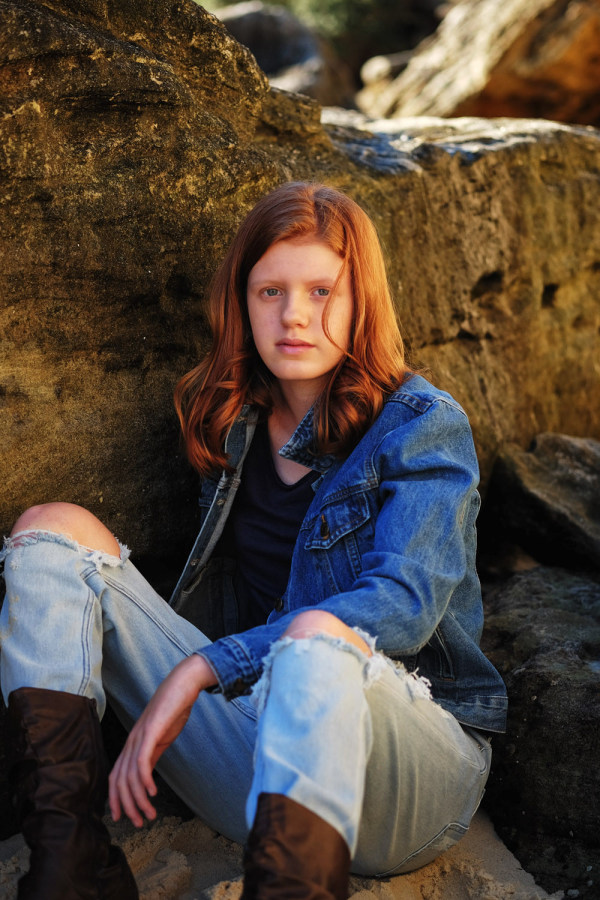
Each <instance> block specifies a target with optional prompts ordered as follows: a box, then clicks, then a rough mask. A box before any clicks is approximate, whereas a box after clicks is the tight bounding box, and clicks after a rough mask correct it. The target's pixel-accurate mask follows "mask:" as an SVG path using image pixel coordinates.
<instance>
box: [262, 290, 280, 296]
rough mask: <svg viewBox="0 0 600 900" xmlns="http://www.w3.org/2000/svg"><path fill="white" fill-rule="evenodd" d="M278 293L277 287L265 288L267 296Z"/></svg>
mask: <svg viewBox="0 0 600 900" xmlns="http://www.w3.org/2000/svg"><path fill="white" fill-rule="evenodd" d="M278 293H279V291H278V289H277V288H265V294H266V295H267V297H276V296H277V294H278Z"/></svg>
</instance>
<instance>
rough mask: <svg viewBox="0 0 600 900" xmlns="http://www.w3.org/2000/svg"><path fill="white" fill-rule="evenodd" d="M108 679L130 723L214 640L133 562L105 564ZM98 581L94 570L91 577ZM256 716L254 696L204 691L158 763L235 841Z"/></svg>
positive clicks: (241, 828)
mask: <svg viewBox="0 0 600 900" xmlns="http://www.w3.org/2000/svg"><path fill="white" fill-rule="evenodd" d="M101 576H102V579H103V581H104V584H105V593H104V596H103V597H102V607H103V627H104V642H103V644H104V648H103V653H104V659H103V665H102V679H103V683H104V687H105V690H106V693H107V696H108V698H109V701H110V703H111V706H112V707H113V708H114V709H115V712H116V713H117V715H118V717H119V718H120V719H121V721H122V722H123V724H124V725H125V727H126V728H130V727H131V726H132V724H133V723H134V722H135V720H136V719H137V718H138V716H139V715H140V713H141V712H142V710H143V709H144V707H145V705H146V704H147V702H148V700H149V699H150V697H151V696H152V694H153V693H154V691H155V690H156V688H157V687H158V685H159V684H160V682H161V681H162V680H163V679H164V678H165V677H166V676H167V675H168V673H169V672H170V671H171V669H173V668H174V667H175V666H176V665H177V663H178V662H180V661H181V660H182V659H184V658H186V657H187V656H190V655H191V654H192V653H194V652H195V651H196V650H199V649H201V648H202V647H203V646H206V645H207V644H208V643H210V642H209V641H208V639H207V638H206V637H205V635H204V634H203V633H202V632H201V631H199V630H198V629H197V628H196V627H195V626H194V625H192V624H191V623H190V622H189V621H188V620H187V619H184V618H182V617H181V616H179V615H178V614H177V613H176V612H174V610H173V609H172V608H171V607H170V606H169V605H168V604H167V603H166V602H165V601H164V600H163V599H162V598H161V597H160V596H159V595H158V594H156V592H155V591H154V590H153V589H152V588H151V586H150V585H149V584H148V582H147V581H146V580H145V579H144V578H143V577H142V576H141V574H140V573H139V572H138V571H137V570H136V569H135V567H134V566H132V565H131V563H126V564H125V565H124V566H123V567H119V568H114V567H113V568H108V569H106V568H104V569H103V570H102V572H101ZM88 577H89V578H91V579H93V578H94V575H93V573H92V572H90V573H89V575H88ZM255 736H256V715H255V710H254V706H253V704H252V703H251V702H250V701H249V700H247V699H246V698H243V697H242V698H239V699H237V700H233V701H231V702H229V701H226V700H224V698H223V696H222V695H221V694H216V693H215V694H211V693H206V692H203V693H202V694H200V696H199V697H198V700H197V701H196V703H195V704H194V708H193V710H192V713H191V715H190V718H189V720H188V723H187V724H186V726H185V728H184V730H183V732H182V733H181V735H180V736H179V738H178V739H177V740H176V741H175V743H174V744H173V745H172V747H170V748H169V750H168V751H167V752H166V753H165V754H164V755H163V756H162V757H161V759H160V760H159V763H158V765H157V769H158V771H159V772H160V774H161V775H162V777H163V778H164V779H165V781H167V783H168V784H170V785H171V787H172V788H173V789H174V790H175V791H176V793H177V794H178V795H179V796H180V797H181V798H182V799H183V800H184V801H185V802H186V803H187V805H188V806H189V807H190V808H191V809H193V810H194V812H195V813H196V814H197V815H199V816H201V818H202V819H203V820H204V821H205V822H207V824H209V825H210V826H211V827H213V828H215V829H216V830H217V831H219V832H221V833H223V834H225V835H227V836H228V837H230V838H233V839H234V840H239V841H243V840H245V837H246V834H247V828H246V823H245V816H244V807H245V801H246V796H247V794H248V791H249V788H250V783H251V780H252V770H253V752H254V743H255Z"/></svg>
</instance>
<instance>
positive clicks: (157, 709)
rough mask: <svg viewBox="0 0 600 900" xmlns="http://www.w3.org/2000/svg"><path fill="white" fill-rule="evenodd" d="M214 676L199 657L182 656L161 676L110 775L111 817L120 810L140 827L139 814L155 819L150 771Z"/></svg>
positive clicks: (177, 733)
mask: <svg viewBox="0 0 600 900" xmlns="http://www.w3.org/2000/svg"><path fill="white" fill-rule="evenodd" d="M215 681H216V679H215V676H214V674H213V671H212V669H211V668H210V666H209V665H208V663H207V662H206V661H205V660H204V659H202V657H200V656H196V655H194V656H190V657H188V658H187V659H184V660H182V662H180V663H179V664H178V665H177V666H175V668H174V669H173V671H172V672H171V673H170V674H169V675H168V676H167V678H165V680H164V681H163V682H162V684H161V685H160V686H159V688H158V690H157V691H156V693H155V694H154V696H153V697H152V699H151V700H150V702H149V704H148V706H147V707H146V709H145V710H144V712H143V713H142V715H141V716H140V718H139V719H138V721H137V722H136V724H135V725H134V726H133V728H132V730H131V732H130V734H129V737H128V738H127V741H126V743H125V746H124V747H123V750H122V751H121V754H120V755H119V758H118V759H117V761H116V763H115V765H114V768H113V770H112V772H111V773H110V776H109V795H108V796H109V802H110V811H111V814H112V817H113V819H114V821H115V822H116V821H118V819H119V818H120V817H121V810H123V812H125V814H126V815H127V816H128V817H129V818H130V819H131V821H132V822H133V824H134V825H137V827H138V828H139V827H140V826H141V825H142V824H143V818H142V815H145V816H146V817H147V818H148V819H154V818H155V817H156V810H155V809H154V807H153V806H152V803H151V802H150V800H149V796H150V797H154V796H155V795H156V793H157V788H156V784H155V782H154V779H153V777H152V770H153V769H154V766H155V765H156V763H157V761H158V759H159V757H160V756H161V755H162V754H163V753H164V751H165V750H166V749H167V748H168V747H169V746H170V745H171V744H172V743H173V741H174V740H175V738H176V737H177V736H178V735H179V733H180V732H181V731H182V729H183V727H184V725H185V723H186V722H187V720H188V718H189V715H190V711H191V709H192V706H193V705H194V703H195V701H196V699H197V697H198V694H199V693H200V691H202V690H204V689H205V688H207V687H211V686H212V685H213V684H214V683H215Z"/></svg>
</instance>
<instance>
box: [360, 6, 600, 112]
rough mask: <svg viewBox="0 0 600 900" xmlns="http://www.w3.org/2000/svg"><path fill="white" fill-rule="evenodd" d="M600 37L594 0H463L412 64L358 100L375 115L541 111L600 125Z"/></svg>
mask: <svg viewBox="0 0 600 900" xmlns="http://www.w3.org/2000/svg"><path fill="white" fill-rule="evenodd" d="M599 43H600V7H599V6H598V4H597V3H595V2H589V0H569V2H562V0H560V2H559V0H503V2H502V3H498V2H497V0H461V2H459V3H457V4H456V5H455V6H453V7H452V9H451V10H450V11H449V12H448V14H447V15H446V16H445V18H444V20H443V21H442V23H441V24H440V26H439V28H438V30H437V32H436V33H435V35H434V36H433V37H431V38H429V39H426V40H425V41H424V42H423V43H422V44H421V46H420V48H419V49H418V50H417V51H416V52H415V54H414V55H413V58H412V59H411V62H410V64H409V65H408V67H407V69H406V70H405V71H404V72H403V73H402V74H401V75H400V76H399V77H398V78H397V79H396V80H395V81H394V82H392V83H391V84H389V85H387V86H386V87H384V88H383V90H382V91H381V93H380V94H379V96H378V97H375V98H374V97H373V95H372V93H370V92H369V93H368V94H367V95H365V97H363V100H362V103H361V99H360V97H359V105H361V108H363V109H364V110H365V112H367V113H368V114H369V115H371V116H419V115H433V116H523V117H524V118H528V117H531V116H540V117H544V118H548V119H556V120H558V121H561V122H579V123H582V124H586V125H598V124H600V56H599V54H598V46H599ZM365 102H366V103H368V106H364V105H362V104H363V103H365Z"/></svg>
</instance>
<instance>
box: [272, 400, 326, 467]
mask: <svg viewBox="0 0 600 900" xmlns="http://www.w3.org/2000/svg"><path fill="white" fill-rule="evenodd" d="M313 419H314V407H311V409H309V411H308V412H307V413H306V415H305V416H304V418H303V419H302V421H301V422H300V424H299V425H298V427H297V428H296V430H295V431H294V433H293V435H292V436H291V438H290V439H289V441H288V442H287V443H286V444H284V445H283V447H281V449H280V450H279V455H280V456H284V457H285V458H286V459H291V460H293V461H294V462H297V463H300V465H302V466H306V467H307V468H308V469H314V470H315V471H316V472H320V473H321V474H323V473H324V472H326V471H327V470H328V469H329V468H331V466H332V465H333V463H334V462H335V460H336V457H335V456H334V455H333V454H332V453H329V454H326V455H325V456H318V455H317V454H316V453H315V451H314V449H313Z"/></svg>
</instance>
